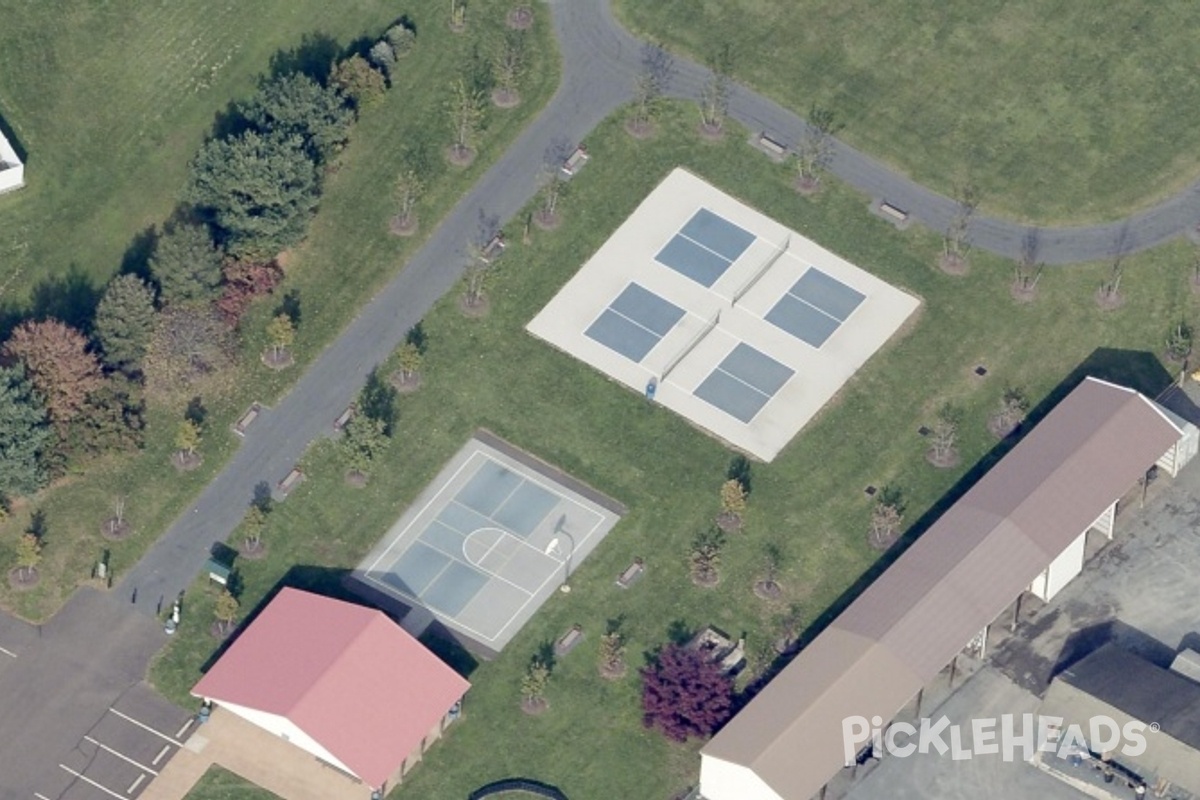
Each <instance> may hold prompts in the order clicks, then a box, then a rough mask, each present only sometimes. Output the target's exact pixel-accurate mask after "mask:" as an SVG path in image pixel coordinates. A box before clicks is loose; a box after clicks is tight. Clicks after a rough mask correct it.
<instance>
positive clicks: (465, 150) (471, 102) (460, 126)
mask: <svg viewBox="0 0 1200 800" xmlns="http://www.w3.org/2000/svg"><path fill="white" fill-rule="evenodd" d="M446 109H447V111H448V112H449V114H450V127H451V130H452V132H453V134H454V142H453V144H451V145H450V160H451V161H453V162H454V163H455V164H458V165H460V166H465V165H467V164H470V163H471V161H473V160H474V158H475V140H476V138H477V137H478V136H479V129H480V126H481V125H482V124H483V112H484V109H483V94H482V93H481V92H480V91H479V90H478V89H476V88H474V87H472V86H470V85H468V84H467V81H466V80H464V79H463V78H459V79H457V80H456V81H454V83H452V84H451V85H450V99H449V100H448V101H447V103H446Z"/></svg>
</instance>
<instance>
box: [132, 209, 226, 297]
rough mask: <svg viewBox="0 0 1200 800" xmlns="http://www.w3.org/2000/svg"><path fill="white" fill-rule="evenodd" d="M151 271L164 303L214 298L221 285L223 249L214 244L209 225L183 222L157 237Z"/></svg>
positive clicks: (151, 260)
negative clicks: (159, 237)
mask: <svg viewBox="0 0 1200 800" xmlns="http://www.w3.org/2000/svg"><path fill="white" fill-rule="evenodd" d="M150 273H151V274H152V275H153V276H154V280H155V281H156V282H157V283H158V287H159V289H161V290H162V300H163V302H164V303H188V302H193V301H207V300H212V299H213V298H214V297H216V296H217V287H218V286H220V284H221V251H220V250H218V249H217V248H216V246H214V245H213V241H212V236H211V235H210V234H209V232H208V228H207V227H205V226H203V225H196V224H193V223H186V222H185V223H181V224H179V225H175V226H173V227H170V228H168V229H167V230H166V232H165V233H163V236H162V238H161V239H159V240H158V244H157V245H156V246H155V248H154V255H152V256H151V257H150Z"/></svg>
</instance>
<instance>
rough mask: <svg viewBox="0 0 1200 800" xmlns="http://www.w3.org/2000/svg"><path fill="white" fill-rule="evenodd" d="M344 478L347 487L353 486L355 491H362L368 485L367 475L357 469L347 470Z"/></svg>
mask: <svg viewBox="0 0 1200 800" xmlns="http://www.w3.org/2000/svg"><path fill="white" fill-rule="evenodd" d="M344 478H345V481H346V485H347V486H353V487H354V488H355V489H361V488H363V487H364V486H366V485H367V474H366V473H365V472H359V471H358V470H356V469H348V470H346V474H345V476H344Z"/></svg>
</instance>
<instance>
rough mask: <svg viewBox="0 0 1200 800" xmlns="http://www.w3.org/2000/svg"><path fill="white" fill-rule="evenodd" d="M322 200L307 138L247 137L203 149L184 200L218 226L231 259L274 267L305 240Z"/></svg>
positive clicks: (255, 134)
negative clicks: (277, 258) (273, 262)
mask: <svg viewBox="0 0 1200 800" xmlns="http://www.w3.org/2000/svg"><path fill="white" fill-rule="evenodd" d="M318 194H319V186H318V179H317V169H316V164H315V163H314V162H313V160H312V158H311V157H310V156H309V154H308V152H307V150H306V149H305V146H304V140H303V138H301V137H300V136H296V135H291V136H289V135H286V134H278V133H271V134H267V135H263V134H259V133H258V132H256V131H246V132H245V133H243V134H241V135H240V136H237V137H234V138H232V139H214V140H212V141H210V142H208V143H207V144H205V145H204V147H203V148H201V150H200V153H199V154H198V155H197V156H196V158H195V159H194V160H193V161H192V164H191V179H190V182H189V184H188V187H187V189H186V190H185V192H184V198H185V199H186V200H187V201H188V202H190V203H192V204H194V205H195V206H196V208H197V209H198V210H199V211H200V212H201V213H203V214H205V215H206V216H208V217H210V218H211V219H212V220H213V222H214V223H215V224H216V226H217V228H218V229H219V230H220V232H221V235H222V238H223V240H224V242H225V249H226V251H227V252H228V253H229V254H230V255H231V256H233V257H234V258H237V259H241V260H248V261H253V260H256V259H257V260H262V261H268V260H271V259H273V258H274V257H275V256H276V255H278V254H279V253H280V252H281V251H283V250H286V249H287V248H289V247H291V246H292V245H295V244H296V243H298V242H299V241H300V240H301V239H303V238H304V232H305V230H306V229H307V227H308V222H309V220H310V219H311V218H312V215H313V213H314V212H315V211H316V208H317V196H318Z"/></svg>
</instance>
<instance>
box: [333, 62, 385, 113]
mask: <svg viewBox="0 0 1200 800" xmlns="http://www.w3.org/2000/svg"><path fill="white" fill-rule="evenodd" d="M329 79H330V81H331V82H332V83H333V85H334V86H337V87H338V88H339V89H341V90H342V91H343V92H344V93H345V94H346V96H347V97H349V98H350V99H351V100H352V101H353V102H354V105H355V106H357V107H358V108H363V107H365V106H369V105H371V103H374V102H375V101H376V100H378V99H379V98H380V97H382V96H383V93H384V92H385V91H387V81H385V80H384V77H383V73H381V72H380V71H379V70H377V69H375V68H374V67H372V66H371V65H370V63H368V62H367V60H366V59H365V58H363V57H362V56H359V55H354V56H350V58H347V59H345V60H344V61H339V62H338V63H337V66H335V67H334V68H333V74H332V75H330V77H329Z"/></svg>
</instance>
